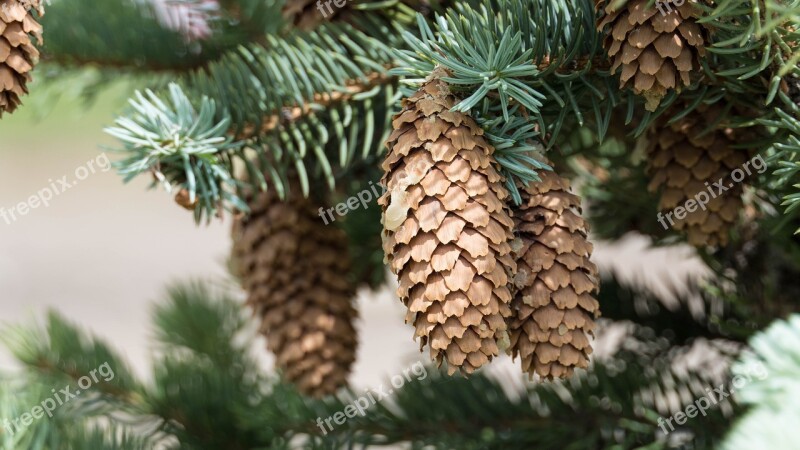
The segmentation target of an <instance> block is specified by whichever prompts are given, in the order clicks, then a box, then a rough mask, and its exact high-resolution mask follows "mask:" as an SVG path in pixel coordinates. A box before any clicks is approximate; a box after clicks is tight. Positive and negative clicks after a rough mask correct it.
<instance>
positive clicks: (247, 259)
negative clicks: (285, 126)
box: [233, 188, 358, 397]
mask: <svg viewBox="0 0 800 450" xmlns="http://www.w3.org/2000/svg"><path fill="white" fill-rule="evenodd" d="M299 191H300V189H299V188H297V189H292V190H291V192H293V193H298V192H299ZM289 197H290V198H288V199H287V200H286V201H285V202H282V201H281V200H280V199H279V198H278V195H277V193H275V191H274V189H272V190H270V191H269V192H266V193H260V194H258V196H257V197H255V198H254V199H252V200H251V201H250V202H249V206H250V208H251V213H250V215H248V216H241V217H238V218H237V219H236V221H235V222H234V226H233V241H234V245H233V265H234V268H235V271H236V272H237V274H238V275H239V276H240V277H241V281H242V285H243V287H244V289H245V290H246V291H247V294H248V304H249V305H250V306H251V307H252V308H253V309H254V311H255V313H256V314H257V315H258V316H260V318H261V321H262V323H261V332H262V333H263V334H264V335H265V336H266V338H267V347H268V348H269V350H270V351H272V352H273V353H274V354H275V358H276V365H277V367H278V368H279V369H281V370H282V372H283V374H284V376H285V378H286V379H287V380H288V381H290V382H292V383H294V384H295V385H296V386H297V388H298V390H299V391H300V392H302V393H304V394H306V395H310V396H314V397H321V396H324V395H328V394H332V393H334V392H335V391H336V390H337V389H338V388H340V387H342V386H344V385H345V384H346V382H347V376H348V374H349V373H350V369H351V366H352V364H353V362H354V361H355V358H356V347H357V336H356V330H355V327H354V321H355V319H356V318H357V315H358V314H357V312H356V310H355V308H354V307H353V304H352V302H353V298H354V297H355V289H354V288H353V286H352V285H351V284H350V283H349V282H348V281H347V280H346V278H345V276H344V275H345V274H346V273H347V271H348V269H349V259H348V258H347V238H346V236H344V233H343V232H342V231H341V230H340V229H338V228H336V227H334V226H333V225H330V226H328V225H325V224H324V223H323V221H322V220H321V219H320V218H319V216H318V214H317V209H318V208H315V207H314V205H313V204H312V203H311V202H310V201H309V200H307V199H305V198H304V197H302V195H300V194H290V195H289Z"/></svg>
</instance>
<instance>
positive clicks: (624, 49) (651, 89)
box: [597, 0, 708, 111]
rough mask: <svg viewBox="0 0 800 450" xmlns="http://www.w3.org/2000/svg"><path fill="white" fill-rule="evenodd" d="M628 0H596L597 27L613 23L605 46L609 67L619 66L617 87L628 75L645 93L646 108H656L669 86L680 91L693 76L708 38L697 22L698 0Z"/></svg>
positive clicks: (638, 88) (634, 87)
mask: <svg viewBox="0 0 800 450" xmlns="http://www.w3.org/2000/svg"><path fill="white" fill-rule="evenodd" d="M647 3H648V0H630V1H628V2H627V3H626V4H624V5H622V6H620V7H618V8H614V6H613V4H614V2H613V1H610V0H599V1H598V3H597V8H598V9H600V10H602V11H603V13H604V14H603V16H602V17H601V18H600V21H599V22H598V26H597V28H598V30H601V31H602V30H603V29H605V27H606V26H607V25H611V27H610V29H611V32H610V33H609V35H608V36H607V37H606V41H605V47H606V50H607V51H608V56H609V57H611V58H612V59H613V60H614V63H613V65H612V66H611V71H612V72H615V71H616V70H617V69H618V68H619V67H620V66H621V67H622V75H621V77H620V88H624V87H625V86H626V85H627V84H628V82H629V81H631V82H632V84H633V91H634V92H635V93H637V94H640V95H642V96H644V98H645V100H646V102H647V105H646V108H647V110H649V111H655V110H656V109H657V108H658V105H659V103H661V99H662V98H663V97H664V96H665V95H666V94H667V91H668V90H669V89H676V90H678V91H680V89H681V87H683V86H688V85H689V83H690V82H691V80H690V74H691V72H692V71H693V70H697V68H698V67H699V60H700V57H702V56H704V55H705V43H706V42H708V38H707V34H708V33H707V32H706V30H705V29H704V28H703V27H702V26H701V25H699V24H698V23H697V21H696V17H697V16H698V13H699V9H698V8H697V7H696V6H695V3H697V0H686V2H685V3H682V4H681V5H680V6H676V5H675V4H674V3H673V2H671V1H663V0H656V4H655V5H653V6H648V4H647Z"/></svg>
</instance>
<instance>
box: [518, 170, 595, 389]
mask: <svg viewBox="0 0 800 450" xmlns="http://www.w3.org/2000/svg"><path fill="white" fill-rule="evenodd" d="M540 178H541V179H542V181H540V182H537V183H531V184H530V185H528V186H525V187H522V189H520V194H521V196H522V204H521V205H520V206H519V207H517V208H516V209H515V211H514V221H515V222H516V226H517V232H518V234H519V237H520V239H521V241H522V246H521V248H520V250H519V251H518V252H516V256H517V275H516V277H515V278H514V285H515V286H516V288H517V289H518V290H517V292H516V293H515V295H514V301H513V303H512V311H513V313H512V318H511V320H510V321H509V324H510V326H509V329H510V333H511V347H510V348H509V353H510V354H511V355H512V356H513V357H515V358H516V357H517V356H520V357H521V360H522V370H523V371H524V372H526V373H528V374H529V376H530V377H533V374H534V373H536V374H538V375H539V376H540V377H543V378H546V379H553V378H565V377H568V376H570V375H572V373H573V371H574V370H575V368H576V367H579V368H586V367H587V366H588V365H589V355H590V354H591V353H592V347H591V343H590V341H589V339H590V337H592V336H594V332H593V330H594V318H596V317H598V316H599V315H600V311H599V306H600V305H599V304H598V302H597V300H596V299H595V298H594V297H592V293H593V292H596V291H597V290H598V279H597V267H596V266H595V265H594V264H593V263H592V262H591V261H589V257H590V256H591V253H592V244H591V243H590V242H589V241H588V240H587V237H586V236H587V232H588V225H587V224H586V222H584V220H583V218H581V216H580V198H579V197H578V196H577V195H574V194H572V193H570V192H569V181H568V180H567V179H566V178H561V177H560V176H558V175H557V174H555V173H553V172H544V171H543V172H541V173H540Z"/></svg>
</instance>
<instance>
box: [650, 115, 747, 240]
mask: <svg viewBox="0 0 800 450" xmlns="http://www.w3.org/2000/svg"><path fill="white" fill-rule="evenodd" d="M681 106H683V105H681ZM681 106H678V107H676V108H673V109H672V110H671V111H667V112H665V114H664V115H663V116H662V117H661V118H660V119H659V120H657V121H656V122H655V123H654V124H653V125H652V126H651V127H650V130H649V131H648V140H649V146H648V161H647V171H648V174H649V175H650V177H651V181H650V185H649V186H648V187H649V189H650V191H651V192H659V191H660V192H661V198H660V200H659V206H658V207H659V209H660V210H661V211H662V214H664V216H663V217H661V216H660V217H659V221H660V222H661V224H662V226H664V227H665V228H675V229H677V230H681V231H683V232H684V233H686V235H687V238H688V241H689V243H690V244H692V245H694V246H697V247H701V246H706V245H709V246H713V247H716V246H720V245H726V244H727V242H728V237H729V231H730V229H731V227H732V226H733V225H734V223H735V222H736V220H737V219H738V217H739V212H740V211H741V210H742V189H743V183H734V182H732V180H731V178H730V175H731V172H732V171H733V170H735V169H737V168H740V167H742V165H743V164H744V163H745V162H746V161H747V160H748V159H749V158H750V157H751V156H752V155H753V151H751V150H742V149H737V148H734V145H740V144H742V143H746V142H748V141H752V140H753V139H755V135H754V132H753V131H752V130H748V129H733V128H725V127H722V128H718V129H711V130H709V129H708V128H709V127H712V126H715V125H716V124H718V123H719V122H720V114H721V113H722V109H721V107H719V106H716V105H714V106H706V105H701V106H699V107H698V108H697V109H695V110H694V111H692V112H691V113H689V114H687V115H686V116H685V117H683V118H682V119H680V120H678V121H676V122H674V123H672V124H668V121H669V119H671V118H672V117H673V116H674V115H675V114H677V113H679V112H681ZM750 170H751V171H754V170H753V169H750ZM743 173H744V172H743ZM719 180H722V183H721V188H724V191H723V192H719V191H720V189H721V188H720V187H717V186H719ZM745 181H746V180H745ZM715 184H717V186H715ZM702 199H706V200H708V203H706V204H705V205H704V206H703V207H699V206H695V208H694V211H691V212H687V213H686V215H685V216H684V217H683V218H680V219H679V218H678V217H677V214H676V211H675V208H677V207H681V208H684V209H686V207H687V206H690V205H687V202H688V201H689V200H692V201H693V202H694V203H697V200H702ZM687 211H688V210H687ZM678 212H680V211H678ZM681 215H683V214H681Z"/></svg>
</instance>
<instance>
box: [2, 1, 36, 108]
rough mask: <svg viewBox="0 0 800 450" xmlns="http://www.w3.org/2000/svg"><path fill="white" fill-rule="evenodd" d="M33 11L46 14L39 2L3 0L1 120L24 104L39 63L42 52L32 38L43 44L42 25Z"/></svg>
mask: <svg viewBox="0 0 800 450" xmlns="http://www.w3.org/2000/svg"><path fill="white" fill-rule="evenodd" d="M26 5H27V6H26ZM32 10H36V11H37V12H38V14H39V15H40V16H41V15H42V14H44V9H43V8H42V6H41V4H40V2H39V1H38V0H31V1H28V2H27V3H25V4H23V3H22V2H19V1H17V0H0V117H2V116H3V113H4V112H7V113H12V112H14V110H15V109H17V107H18V106H19V105H20V104H21V103H22V101H21V100H20V97H22V96H23V95H25V94H27V93H28V88H27V86H26V85H27V83H28V82H29V81H31V75H30V72H31V71H32V70H33V67H34V66H35V65H36V63H37V62H39V50H37V49H36V47H35V46H34V45H33V42H32V38H36V41H37V43H38V44H39V45H41V44H42V26H41V25H40V24H39V23H38V22H37V21H36V20H35V19H34V18H33V15H32V13H31V11H32Z"/></svg>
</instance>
